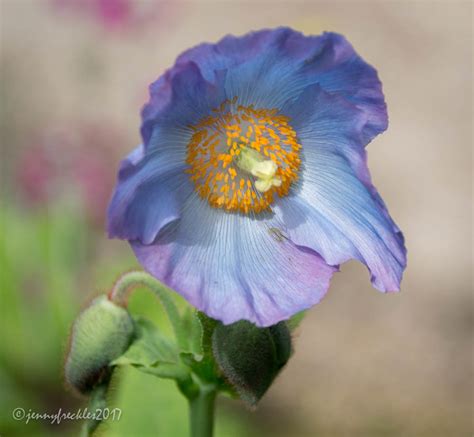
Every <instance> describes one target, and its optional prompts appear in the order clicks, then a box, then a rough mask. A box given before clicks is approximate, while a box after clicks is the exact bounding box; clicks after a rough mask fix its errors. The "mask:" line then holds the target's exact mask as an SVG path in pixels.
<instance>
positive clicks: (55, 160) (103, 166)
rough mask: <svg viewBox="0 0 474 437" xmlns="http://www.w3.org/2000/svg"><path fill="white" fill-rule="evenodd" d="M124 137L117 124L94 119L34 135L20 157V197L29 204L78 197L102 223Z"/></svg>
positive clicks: (87, 211)
mask: <svg viewBox="0 0 474 437" xmlns="http://www.w3.org/2000/svg"><path fill="white" fill-rule="evenodd" d="M123 138H124V136H123V135H120V133H119V132H118V131H117V130H116V129H114V128H110V126H107V127H104V126H99V125H95V124H79V125H78V126H70V127H68V128H67V129H66V128H65V129H61V130H46V131H43V132H42V133H40V134H36V135H34V136H33V140H32V143H31V145H30V146H29V147H27V148H25V149H24V151H23V152H22V153H20V155H19V158H18V160H17V165H16V172H15V176H16V181H17V186H18V189H19V192H20V195H21V197H22V198H23V200H24V201H25V203H26V204H27V205H28V206H29V207H32V208H40V207H42V206H47V205H48V204H50V203H51V202H58V201H60V200H61V199H63V200H65V199H68V200H70V199H71V198H73V199H74V196H75V199H74V200H75V201H77V202H79V204H80V205H81V207H82V208H83V210H84V214H85V216H86V218H87V219H88V220H90V221H92V222H93V223H95V224H98V225H102V224H103V221H104V216H105V210H106V208H107V203H108V200H109V196H110V192H111V190H112V187H113V184H114V180H115V174H114V169H113V165H111V164H110V163H111V162H113V161H114V155H116V154H117V153H119V152H120V150H121V149H122V148H121V147H120V142H121V141H122V139H123Z"/></svg>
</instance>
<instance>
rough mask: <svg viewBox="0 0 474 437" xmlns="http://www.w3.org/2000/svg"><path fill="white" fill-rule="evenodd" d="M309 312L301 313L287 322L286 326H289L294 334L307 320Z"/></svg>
mask: <svg viewBox="0 0 474 437" xmlns="http://www.w3.org/2000/svg"><path fill="white" fill-rule="evenodd" d="M307 312H308V310H304V311H300V312H299V313H296V314H295V315H294V316H292V317H291V318H290V319H289V320H287V321H286V326H288V329H289V330H290V332H293V331H294V330H295V329H296V328H298V326H299V325H300V323H301V322H302V321H303V319H304V318H305V316H306V313H307Z"/></svg>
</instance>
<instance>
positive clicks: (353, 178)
mask: <svg viewBox="0 0 474 437" xmlns="http://www.w3.org/2000/svg"><path fill="white" fill-rule="evenodd" d="M142 118H143V124H142V128H141V133H142V137H143V145H141V146H140V147H138V148H137V149H136V150H134V151H133V152H132V153H131V154H130V155H129V156H128V157H127V158H126V159H125V160H124V161H123V162H122V164H121V167H120V171H119V175H118V184H117V187H116V190H115V193H114V195H113V198H112V201H111V204H110V207H109V211H108V217H109V221H108V230H109V235H110V237H117V238H122V239H126V240H129V241H130V244H131V246H132V248H133V250H134V251H135V254H136V256H137V258H138V260H139V262H140V263H141V264H142V265H143V266H144V268H145V269H146V270H147V271H148V272H150V273H151V274H152V275H154V276H155V277H156V278H158V279H159V280H161V281H162V282H164V283H165V284H167V285H168V286H169V287H171V288H173V289H175V290H176V291H177V292H179V293H180V294H181V295H183V296H184V297H185V298H186V299H187V300H188V301H189V302H191V303H192V304H193V305H194V306H196V307H197V308H198V309H200V310H202V311H204V312H205V313H207V314H208V315H209V316H211V317H213V318H215V319H219V320H221V321H222V322H224V323H226V324H227V323H232V322H235V321H237V320H239V319H247V320H250V321H252V322H254V323H255V324H257V325H259V326H268V325H272V324H275V323H277V322H278V321H280V320H283V319H287V318H289V317H290V316H292V315H293V314H295V313H296V312H298V311H301V310H303V309H306V308H308V307H310V306H312V305H314V304H316V303H318V302H319V301H320V299H321V298H322V297H323V296H324V294H325V293H326V290H327V289H328V286H329V282H330V279H331V276H332V274H333V273H334V272H335V271H337V269H338V265H339V264H340V263H343V262H345V261H347V260H349V259H357V260H359V261H361V262H363V263H364V264H365V265H366V266H367V267H368V269H369V271H370V274H371V280H372V283H373V285H374V286H375V287H376V288H377V289H379V290H381V291H384V292H385V291H395V290H398V289H399V286H400V281H401V277H402V273H403V270H404V268H405V265H406V251H405V248H404V243H403V236H402V234H401V232H400V230H399V229H398V227H397V226H396V225H395V223H394V222H393V220H392V219H391V218H390V216H389V214H388V212H387V209H386V207H385V205H384V203H383V201H382V199H381V198H380V196H379V195H378V193H377V191H376V190H375V188H374V187H373V185H372V183H371V180H370V175H369V171H368V169H367V164H366V152H365V149H364V147H365V145H366V144H367V143H368V142H369V141H370V140H371V139H372V138H374V137H375V136H376V135H377V134H379V133H380V132H382V131H384V130H385V129H386V127H387V113H386V106H385V102H384V97H383V94H382V89H381V83H380V81H379V79H378V77H377V73H376V71H375V70H374V68H372V67H371V66H370V65H368V64H367V63H366V62H364V61H363V60H362V59H361V58H360V57H359V56H358V55H357V53H356V52H355V51H354V49H353V48H352V46H351V45H350V44H349V43H348V42H347V41H346V39H345V38H344V37H342V36H341V35H337V34H334V33H324V34H323V35H321V36H304V35H302V34H300V33H298V32H295V31H293V30H291V29H288V28H278V29H274V30H262V31H258V32H253V33H249V34H247V35H245V36H243V37H234V36H227V37H225V38H223V39H222V40H221V41H219V42H218V43H217V44H201V45H199V46H197V47H194V48H192V49H190V50H188V51H186V52H184V53H183V54H182V55H181V56H179V57H178V59H177V60H176V63H175V65H174V66H173V67H172V68H171V69H169V70H168V71H166V72H165V74H164V75H162V76H161V77H160V78H159V79H158V80H157V81H156V82H154V83H153V84H152V85H151V87H150V101H149V103H148V104H147V105H146V106H145V107H144V109H143V112H142Z"/></svg>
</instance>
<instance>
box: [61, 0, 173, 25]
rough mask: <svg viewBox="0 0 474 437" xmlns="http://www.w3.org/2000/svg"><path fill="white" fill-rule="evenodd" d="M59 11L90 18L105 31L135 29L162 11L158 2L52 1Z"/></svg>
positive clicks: (161, 6)
mask: <svg viewBox="0 0 474 437" xmlns="http://www.w3.org/2000/svg"><path fill="white" fill-rule="evenodd" d="M52 2H53V5H54V6H55V7H56V8H57V9H60V10H65V11H70V12H72V13H75V14H77V15H84V16H86V17H89V18H92V19H94V20H95V21H97V22H98V23H99V24H101V25H102V26H103V27H104V28H105V29H106V30H124V29H126V28H137V27H140V26H142V25H143V24H145V23H146V22H150V21H151V20H153V19H155V18H156V17H157V15H158V14H157V12H158V10H159V9H160V12H161V11H162V9H163V6H164V5H163V4H161V5H160V2H159V1H158V0H146V1H140V0H52Z"/></svg>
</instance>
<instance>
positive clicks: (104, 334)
mask: <svg viewBox="0 0 474 437" xmlns="http://www.w3.org/2000/svg"><path fill="white" fill-rule="evenodd" d="M133 333H134V325H133V320H132V318H131V317H130V314H129V313H128V311H127V310H126V309H125V308H122V307H120V306H118V305H116V304H115V303H113V302H111V301H110V300H109V299H108V298H107V296H105V295H102V296H99V297H97V298H96V299H94V300H93V301H92V302H91V304H90V305H89V306H88V307H87V308H86V309H85V310H84V311H83V312H82V313H81V314H80V315H79V317H78V318H77V319H76V321H75V322H74V325H73V327H72V334H71V342H70V348H69V353H68V355H67V359H66V367H65V377H66V381H67V382H68V383H69V384H70V385H71V386H73V387H74V388H76V389H77V390H78V391H79V392H81V393H83V394H88V393H90V392H91V391H92V389H93V388H94V387H96V386H97V385H99V384H101V383H103V382H105V381H107V380H108V379H109V377H110V375H111V372H112V369H111V368H110V367H109V364H110V362H112V361H113V360H114V359H116V358H118V357H119V356H120V355H122V354H123V353H124V352H125V351H126V350H127V348H128V346H129V344H130V342H131V340H132V337H133Z"/></svg>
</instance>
